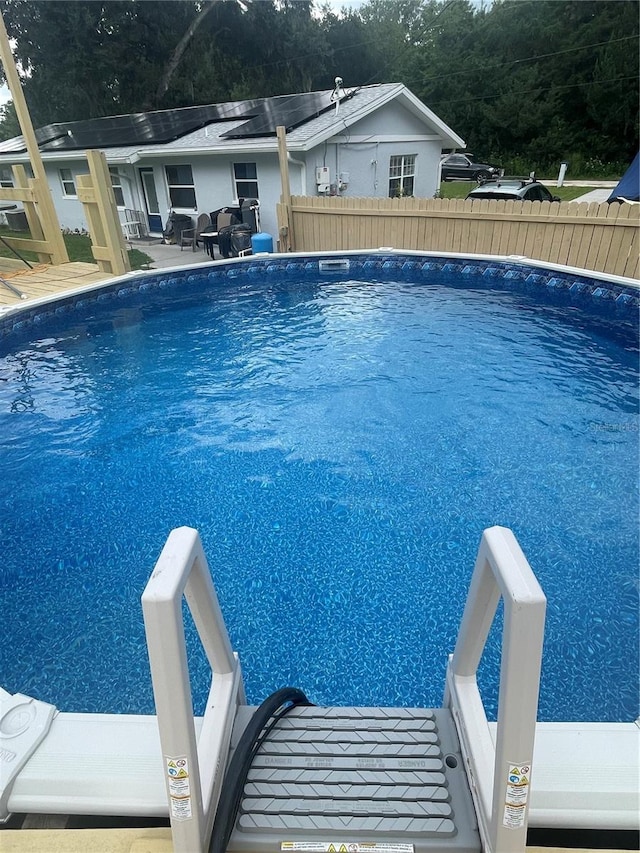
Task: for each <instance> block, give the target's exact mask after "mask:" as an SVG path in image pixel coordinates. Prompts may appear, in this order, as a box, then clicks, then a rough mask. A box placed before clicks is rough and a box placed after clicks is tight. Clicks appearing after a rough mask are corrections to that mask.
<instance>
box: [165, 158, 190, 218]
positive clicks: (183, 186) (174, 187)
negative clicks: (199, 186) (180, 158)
mask: <svg viewBox="0 0 640 853" xmlns="http://www.w3.org/2000/svg"><path fill="white" fill-rule="evenodd" d="M170 169H188V170H189V172H190V174H191V183H190V184H175V183H172V182H171V180H170V179H169V170H170ZM164 177H165V180H166V182H167V193H168V195H169V204H170V206H171V209H172V210H197V209H198V206H197V200H196V185H195V183H194V180H193V168H192V166H191V164H190V163H168V164H166V165H165V167H164ZM172 190H191V191H192V192H193V205H184V204H174V203H173V198H172V197H171V191H172Z"/></svg>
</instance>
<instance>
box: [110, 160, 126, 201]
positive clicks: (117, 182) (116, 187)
mask: <svg viewBox="0 0 640 853" xmlns="http://www.w3.org/2000/svg"><path fill="white" fill-rule="evenodd" d="M109 174H110V175H111V186H112V187H113V194H114V196H115V197H116V207H124V193H123V191H122V179H121V178H120V175H119V173H118V169H117V167H116V166H109Z"/></svg>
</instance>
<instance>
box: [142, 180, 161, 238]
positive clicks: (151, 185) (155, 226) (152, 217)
mask: <svg viewBox="0 0 640 853" xmlns="http://www.w3.org/2000/svg"><path fill="white" fill-rule="evenodd" d="M140 181H141V182H142V192H143V194H144V203H145V206H146V208H147V221H148V223H149V233H150V234H162V230H163V229H162V216H161V215H160V204H159V203H158V193H157V192H156V182H155V178H154V177H153V169H140Z"/></svg>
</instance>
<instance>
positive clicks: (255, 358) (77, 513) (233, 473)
mask: <svg viewBox="0 0 640 853" xmlns="http://www.w3.org/2000/svg"><path fill="white" fill-rule="evenodd" d="M341 257H342V256H341ZM345 258H346V256H345ZM348 264H349V268H348V269H347V270H342V271H336V270H328V271H324V272H321V271H319V268H318V267H319V262H318V259H317V258H297V257H294V256H289V257H287V258H279V257H276V256H274V257H272V258H270V259H266V260H264V259H263V260H259V259H253V260H248V261H245V262H242V263H229V264H224V265H221V264H216V265H213V266H211V267H199V268H197V269H192V270H180V271H173V272H170V273H168V274H167V273H165V274H162V275H160V274H153V273H152V274H146V275H140V276H133V277H130V278H128V279H125V280H123V281H120V282H119V283H116V284H114V285H113V286H110V287H108V288H106V289H103V290H97V291H92V292H87V293H83V294H79V295H76V296H74V297H73V298H69V299H65V300H62V301H60V302H58V303H55V304H54V305H47V306H37V307H35V308H33V309H30V310H29V311H28V312H26V313H23V314H21V315H20V316H16V317H14V318H12V317H7V318H5V320H4V321H2V330H1V333H2V337H1V338H0V347H1V350H0V352H1V354H2V357H1V363H0V369H1V371H2V372H1V374H0V375H1V376H2V379H3V380H4V381H3V382H2V383H0V386H1V387H0V418H1V420H2V423H1V425H0V428H1V433H0V434H1V435H2V448H1V454H2V464H3V471H4V472H5V476H4V477H3V481H2V485H1V486H0V512H1V516H2V521H3V531H4V535H3V542H4V546H5V548H4V560H3V565H2V569H0V572H1V576H2V582H3V583H2V589H3V591H2V606H3V614H4V631H3V634H4V637H5V638H10V639H9V640H8V641H7V640H3V642H2V644H1V648H0V674H1V675H0V683H2V685H3V686H4V687H5V689H8V690H9V691H11V692H17V691H19V692H23V693H27V694H30V695H33V696H36V697H37V698H41V699H44V700H46V701H50V702H53V703H55V704H56V705H57V706H58V707H59V708H60V709H62V710H75V711H114V712H141V713H148V712H151V711H152V710H153V701H152V695H151V687H150V679H149V674H148V662H147V658H146V650H145V645H144V632H143V626H142V618H141V611H140V604H139V598H140V594H141V592H142V589H143V588H144V585H145V583H146V580H147V578H148V575H149V572H150V570H151V568H152V566H153V564H154V562H155V560H156V558H157V556H158V554H159V552H160V550H161V548H162V545H163V544H164V541H165V539H166V536H167V534H168V532H169V530H170V529H171V528H173V527H176V526H179V525H183V524H186V525H190V526H193V527H196V528H197V529H198V530H199V531H200V533H201V535H202V538H203V542H204V547H205V551H206V552H207V554H208V557H209V561H210V566H211V569H212V573H213V575H214V581H215V583H216V586H217V589H218V593H219V597H220V602H221V605H222V609H223V613H224V616H225V620H226V622H227V625H228V628H229V631H230V635H231V640H232V644H233V646H234V648H235V649H236V650H237V651H238V652H239V655H240V659H241V662H242V665H243V672H244V675H245V683H246V687H247V692H248V698H249V700H250V701H253V702H256V701H258V700H260V699H261V698H263V697H264V696H265V695H267V694H268V693H270V692H271V691H272V690H273V689H275V688H277V687H279V686H281V685H282V684H284V683H293V684H296V685H298V686H300V687H301V688H303V689H304V690H305V691H306V692H307V694H308V695H309V696H310V698H311V699H312V700H313V701H315V702H317V703H322V704H333V703H335V704H356V705H357V704H360V705H409V706H410V705H423V706H437V705H439V704H440V703H441V699H442V688H443V675H444V667H445V663H446V655H447V654H448V653H449V652H450V651H451V650H452V649H453V646H454V643H455V637H456V633H457V628H458V623H459V619H460V616H461V612H462V607H463V604H464V599H465V595H466V591H467V586H468V580H469V578H470V575H471V571H472V568H473V561H474V557H475V553H476V550H477V545H478V541H479V538H480V534H481V531H482V529H483V528H485V527H487V526H490V525H493V524H502V525H505V526H508V527H511V528H512V529H513V530H514V532H515V534H516V536H517V537H518V540H519V541H520V543H521V545H522V547H523V549H524V551H525V554H526V555H527V557H528V559H529V561H530V563H531V565H532V567H533V569H534V571H535V572H536V574H537V575H538V578H539V580H540V582H541V584H542V586H543V589H544V590H545V593H546V595H547V597H548V600H549V607H548V616H547V631H546V641H545V653H544V662H543V678H542V687H541V699H540V719H542V720H629V719H634V718H635V716H636V714H637V699H638V695H637V693H638V689H637V679H636V677H635V675H634V674H635V673H637V671H638V652H637V650H638V598H637V593H638V591H637V565H638V534H637V530H636V522H637V517H638V489H637V482H636V471H637V461H638V448H637V437H638V435H637V424H638V420H637V415H638V404H637V382H638V376H637V319H636V318H637V296H636V294H635V293H634V291H633V290H630V289H628V288H625V287H623V286H621V285H617V284H615V283H611V282H600V283H594V282H592V281H589V280H588V279H587V278H584V277H581V276H579V275H561V274H560V273H558V272H555V271H551V270H545V269H543V268H536V267H533V266H529V265H524V264H522V263H519V262H517V261H515V260H514V261H513V262H510V263H503V264H499V263H496V262H492V261H490V260H479V259H467V260H461V259H446V258H435V257H427V256H419V255H403V254H391V253H387V254H385V253H376V254H355V255H353V256H351V257H349V258H348ZM496 639H497V638H494V640H493V642H492V643H491V645H490V648H489V653H488V658H489V660H488V663H489V664H492V663H495V659H496V657H497V655H498V651H497V645H498V644H497V642H496ZM189 643H190V646H191V647H192V648H191V654H192V678H193V681H194V682H195V693H196V697H197V703H198V704H199V705H200V708H201V707H202V703H203V702H204V699H205V695H206V691H207V689H208V683H206V678H205V674H204V670H205V667H204V662H203V660H202V657H201V656H200V655H199V654H198V648H197V640H196V638H195V633H193V632H192V634H191V635H190V638H189ZM481 687H482V689H483V693H484V696H485V701H486V704H487V707H488V711H489V712H491V710H492V709H493V710H495V705H496V695H495V694H496V690H495V685H494V682H493V672H492V671H491V667H490V666H487V667H486V668H485V670H483V672H482V673H481Z"/></svg>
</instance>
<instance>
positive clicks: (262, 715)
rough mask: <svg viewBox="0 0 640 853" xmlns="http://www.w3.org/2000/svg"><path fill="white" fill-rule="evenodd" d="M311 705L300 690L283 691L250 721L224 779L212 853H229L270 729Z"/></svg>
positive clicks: (269, 700) (293, 688)
mask: <svg viewBox="0 0 640 853" xmlns="http://www.w3.org/2000/svg"><path fill="white" fill-rule="evenodd" d="M312 704H313V703H312V702H309V700H308V699H307V697H306V696H305V695H304V693H303V692H302V690H298V688H297V687H282V688H281V689H280V690H276V692H275V693H272V694H271V696H269V697H268V698H267V699H265V700H264V702H263V703H262V705H260V706H259V707H258V709H257V710H256V712H255V714H254V715H253V716H252V717H251V720H250V721H249V724H248V725H247V727H246V729H245V730H244V732H243V733H242V737H241V738H240V740H239V741H238V745H237V747H236V750H235V752H234V753H233V758H232V759H231V762H230V764H229V767H228V768H227V772H226V773H225V775H224V779H223V782H222V792H221V794H220V799H219V801H218V808H217V810H216V817H215V821H214V824H213V832H212V833H211V842H210V844H209V853H226V849H227V844H228V843H229V839H230V838H231V833H232V832H233V826H234V823H235V820H236V815H237V814H238V809H239V807H240V800H241V798H242V792H243V790H244V783H245V782H246V779H247V774H248V773H249V768H250V767H251V762H252V761H253V758H254V756H255V754H256V753H257V752H258V750H259V749H260V746H261V745H262V743H263V741H264V740H265V738H266V737H267V735H268V734H269V732H270V731H271V729H272V728H273V727H274V726H275V724H276V723H277V722H278V720H280V719H281V718H282V717H283V716H284V715H285V714H286V713H287V712H288V711H290V710H291V709H292V708H293V707H294V706H295V705H312Z"/></svg>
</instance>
